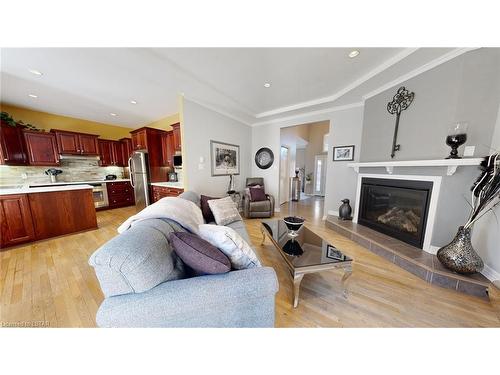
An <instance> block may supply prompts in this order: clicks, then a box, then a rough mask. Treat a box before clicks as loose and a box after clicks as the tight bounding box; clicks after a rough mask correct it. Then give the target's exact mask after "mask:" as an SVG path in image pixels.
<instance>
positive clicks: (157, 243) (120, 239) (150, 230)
mask: <svg viewBox="0 0 500 375" xmlns="http://www.w3.org/2000/svg"><path fill="white" fill-rule="evenodd" d="M174 231H184V229H182V227H181V226H180V225H178V224H176V223H175V222H173V221H170V220H161V219H148V220H143V221H141V222H140V223H137V224H136V225H134V226H133V227H131V228H130V229H129V230H127V231H125V232H124V233H122V234H120V235H119V236H116V237H114V238H113V239H111V240H110V241H108V242H107V243H106V244H104V245H103V246H101V247H100V248H99V249H97V250H96V251H95V252H94V253H93V254H92V256H91V257H90V259H89V264H90V265H91V266H92V267H94V269H95V273H96V275H97V278H98V280H99V283H100V286H101V289H102V291H103V293H104V295H105V297H111V296H116V295H120V294H128V293H141V292H145V291H147V290H149V289H151V288H153V287H155V286H156V285H158V284H160V283H162V282H164V281H168V280H175V279H180V278H183V277H184V275H185V273H184V267H183V264H182V261H181V260H180V259H179V258H178V257H177V255H176V254H175V253H174V252H173V251H172V249H171V247H170V244H169V242H168V235H169V234H170V233H171V232H174Z"/></svg>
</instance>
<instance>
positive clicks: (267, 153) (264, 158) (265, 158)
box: [255, 147, 274, 169]
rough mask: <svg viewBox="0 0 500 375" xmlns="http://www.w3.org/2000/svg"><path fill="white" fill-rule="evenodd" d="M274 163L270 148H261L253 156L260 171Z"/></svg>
mask: <svg viewBox="0 0 500 375" xmlns="http://www.w3.org/2000/svg"><path fill="white" fill-rule="evenodd" d="M273 162H274V154H273V152H272V150H271V149H270V148H267V147H262V148H261V149H260V150H259V151H257V153H256V154H255V164H257V167H259V168H260V169H267V168H269V167H271V165H273Z"/></svg>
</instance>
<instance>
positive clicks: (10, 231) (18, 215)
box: [0, 184, 97, 250]
mask: <svg viewBox="0 0 500 375" xmlns="http://www.w3.org/2000/svg"><path fill="white" fill-rule="evenodd" d="M96 228H97V216H96V211H95V206H94V199H93V197H92V186H90V185H85V184H82V185H69V186H46V187H29V186H26V185H11V186H4V187H1V188H0V249H2V250H4V249H5V248H6V247H10V246H14V245H19V244H22V243H27V242H32V241H37V240H43V239H46V238H51V237H55V236H60V235H64V234H69V233H74V232H80V231H84V230H90V229H96Z"/></svg>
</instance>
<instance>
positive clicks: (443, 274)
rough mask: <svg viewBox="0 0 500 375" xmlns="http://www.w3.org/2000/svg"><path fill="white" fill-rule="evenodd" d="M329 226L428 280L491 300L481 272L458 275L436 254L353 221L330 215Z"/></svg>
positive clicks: (487, 281) (485, 280)
mask: <svg viewBox="0 0 500 375" xmlns="http://www.w3.org/2000/svg"><path fill="white" fill-rule="evenodd" d="M326 225H327V227H328V228H331V229H333V230H334V231H335V232H337V233H339V234H341V235H343V236H344V237H347V238H350V239H351V240H352V241H354V242H356V243H358V244H360V245H361V246H363V247H365V248H367V249H368V250H370V251H371V252H372V253H375V254H377V255H379V256H381V257H383V258H385V259H387V260H388V261H390V262H391V263H394V264H396V265H397V266H399V267H401V268H403V269H405V270H406V271H408V272H411V273H412V274H414V275H416V276H418V277H419V278H421V279H423V280H425V281H427V282H428V283H431V284H434V285H437V286H440V287H443V288H448V289H452V290H456V291H458V292H461V293H465V294H470V295H473V296H477V297H480V298H484V299H488V287H489V286H490V282H489V280H488V279H487V278H486V277H484V276H483V275H481V274H474V275H459V274H456V273H454V272H452V271H450V270H448V269H446V268H444V267H443V266H442V265H441V263H440V262H439V260H438V259H437V257H436V256H435V255H434V254H429V253H427V252H426V251H423V250H421V249H418V248H416V247H414V246H411V245H409V244H406V243H404V242H402V241H399V240H397V239H395V238H392V237H390V236H388V235H386V234H383V233H380V232H377V231H375V230H373V229H370V228H368V227H365V226H363V225H360V224H356V223H353V222H352V221H343V220H339V219H338V218H337V217H336V216H332V215H329V216H328V217H327V220H326Z"/></svg>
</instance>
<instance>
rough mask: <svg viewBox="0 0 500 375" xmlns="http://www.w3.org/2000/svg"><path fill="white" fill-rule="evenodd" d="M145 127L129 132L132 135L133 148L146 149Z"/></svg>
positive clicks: (146, 135)
mask: <svg viewBox="0 0 500 375" xmlns="http://www.w3.org/2000/svg"><path fill="white" fill-rule="evenodd" d="M147 132H148V131H147V128H140V129H137V130H134V131H133V132H130V135H131V136H132V148H133V150H134V151H135V150H147V149H148V134H147Z"/></svg>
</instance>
